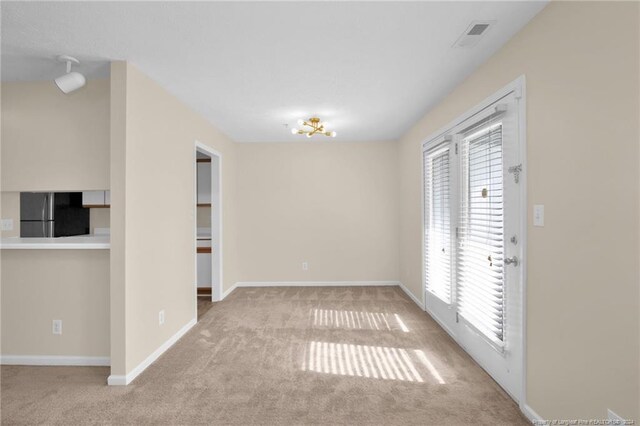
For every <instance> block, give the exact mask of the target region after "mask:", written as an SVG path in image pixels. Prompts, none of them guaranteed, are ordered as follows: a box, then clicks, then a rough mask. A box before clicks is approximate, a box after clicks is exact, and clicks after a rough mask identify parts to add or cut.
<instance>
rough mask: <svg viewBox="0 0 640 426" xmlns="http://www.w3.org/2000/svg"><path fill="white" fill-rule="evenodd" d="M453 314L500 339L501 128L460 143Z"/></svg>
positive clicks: (501, 279) (501, 267)
mask: <svg viewBox="0 0 640 426" xmlns="http://www.w3.org/2000/svg"><path fill="white" fill-rule="evenodd" d="M460 156H461V171H460V173H461V182H462V185H461V186H462V188H461V189H462V192H461V197H460V216H459V238H458V253H457V262H456V267H457V270H456V272H457V273H456V301H457V309H458V313H459V314H460V315H461V316H462V317H463V318H465V320H467V321H468V322H469V323H471V324H472V325H473V326H475V327H476V328H477V329H478V330H480V331H481V332H483V333H485V334H486V335H487V336H489V337H490V338H493V339H497V340H499V341H503V339H504V271H503V260H504V209H503V167H502V125H501V124H492V125H490V126H487V127H485V128H484V129H481V130H479V131H477V132H474V134H473V135H471V136H469V137H467V138H465V139H463V140H462V143H461V150H460Z"/></svg>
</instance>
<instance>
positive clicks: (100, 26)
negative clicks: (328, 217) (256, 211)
mask: <svg viewBox="0 0 640 426" xmlns="http://www.w3.org/2000/svg"><path fill="white" fill-rule="evenodd" d="M545 5H546V2H545V1H522V2H518V1H513V2H482V1H472V2H454V1H451V2H409V3H407V2H371V3H369V2H235V3H233V2H216V3H205V2H46V3H40V2H2V4H1V6H0V7H1V12H2V45H1V47H2V51H1V52H2V80H3V81H13V80H45V79H52V78H54V77H56V76H58V75H60V74H61V73H62V72H63V71H64V67H63V66H61V65H60V64H59V63H56V61H55V60H54V58H55V57H56V56H57V55H60V54H66V55H72V56H75V57H77V58H78V59H80V60H81V61H82V62H83V63H82V64H81V66H80V67H79V68H77V69H78V70H79V71H81V72H84V73H86V75H87V76H88V77H89V79H91V78H96V77H100V76H105V75H107V74H108V62H109V61H110V60H127V61H130V62H131V63H133V64H134V65H135V66H137V67H138V68H139V69H140V70H141V71H143V72H144V73H146V74H147V75H149V76H150V77H151V78H153V79H154V80H156V81H157V82H158V83H159V84H160V85H162V86H163V87H165V88H166V89H167V90H168V91H169V92H171V93H173V94H174V95H175V96H177V97H178V98H179V99H181V100H182V101H183V102H185V103H186V104H188V105H189V106H191V107H192V108H193V109H195V110H196V111H198V112H200V113H201V114H202V115H203V116H204V117H206V118H207V119H208V120H209V121H210V122H211V123H212V124H214V125H215V126H216V127H218V128H219V129H220V130H222V131H223V132H224V133H225V134H227V135H228V136H229V137H230V138H232V139H233V140H235V141H238V142H281V141H296V140H300V141H306V140H307V138H304V137H300V136H295V135H292V134H291V133H290V131H289V130H288V129H287V128H285V126H284V125H285V124H286V125H288V126H289V128H291V127H292V126H294V125H295V123H296V120H297V119H299V118H308V117H310V116H313V115H317V116H319V117H320V118H321V119H322V120H325V121H327V122H329V124H330V125H331V129H332V130H336V131H337V132H338V137H337V138H335V139H333V138H331V139H330V140H332V141H339V140H342V141H380V140H393V139H397V138H399V137H400V136H402V134H403V133H404V132H406V131H407V130H408V129H409V128H410V127H411V125H413V124H414V123H415V122H416V121H417V120H418V119H419V118H420V117H422V116H423V115H424V114H425V112H426V111H428V109H430V108H431V107H433V106H434V105H435V104H436V103H437V102H438V101H439V100H440V99H442V98H443V97H444V96H445V95H446V94H447V93H449V92H450V91H451V90H452V89H453V88H454V87H455V86H456V85H457V84H459V83H460V82H461V81H462V80H464V78H466V77H467V76H468V75H470V74H471V73H472V72H473V70H474V69H476V68H477V67H478V66H479V65H480V64H481V63H483V62H484V61H485V60H487V59H488V58H489V57H490V56H491V55H492V54H493V53H495V52H496V51H497V50H498V49H499V48H500V47H501V46H502V45H503V44H504V43H506V42H507V40H509V39H510V38H511V37H512V36H513V35H514V34H515V33H516V32H518V30H520V29H521V28H522V27H523V26H524V25H525V24H526V23H527V22H528V21H529V20H530V19H531V18H533V17H534V16H535V15H536V14H537V13H538V12H539V11H540V10H542V8H543V7H544V6H545ZM473 21H491V22H494V24H493V25H492V26H491V28H490V29H489V30H487V31H486V35H483V38H482V39H481V40H480V41H479V42H478V43H477V44H476V45H475V46H474V47H471V48H459V47H453V45H454V43H455V42H456V40H458V38H459V37H460V36H461V35H462V34H463V32H464V31H465V30H466V29H467V28H468V27H469V25H470V24H471V23H472V22H473ZM52 84H53V83H52ZM327 140H329V139H327Z"/></svg>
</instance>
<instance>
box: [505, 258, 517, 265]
mask: <svg viewBox="0 0 640 426" xmlns="http://www.w3.org/2000/svg"><path fill="white" fill-rule="evenodd" d="M504 263H505V265H513V266H518V264H519V263H520V260H519V259H518V256H512V257H507V258H506V259H504Z"/></svg>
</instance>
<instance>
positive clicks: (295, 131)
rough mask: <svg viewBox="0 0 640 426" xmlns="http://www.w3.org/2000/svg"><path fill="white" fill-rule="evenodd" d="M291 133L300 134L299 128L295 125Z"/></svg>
mask: <svg viewBox="0 0 640 426" xmlns="http://www.w3.org/2000/svg"><path fill="white" fill-rule="evenodd" d="M291 133H292V134H294V135H296V134H298V129H296V128H295V127H294V128H293V129H291Z"/></svg>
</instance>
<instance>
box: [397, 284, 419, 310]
mask: <svg viewBox="0 0 640 426" xmlns="http://www.w3.org/2000/svg"><path fill="white" fill-rule="evenodd" d="M398 285H399V286H400V288H401V289H402V291H404V292H405V293H406V294H407V296H409V298H410V299H411V300H413V301H414V302H415V304H416V305H418V306H419V307H420V309H422V310H423V311H424V303H422V301H421V300H420V299H418V298H417V297H416V296H415V295H414V294H413V293H411V291H410V290H409V289H408V288H406V287H405V286H404V284H402V283H401V282H399V283H398Z"/></svg>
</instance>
